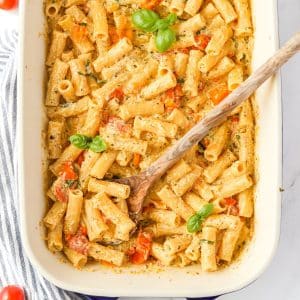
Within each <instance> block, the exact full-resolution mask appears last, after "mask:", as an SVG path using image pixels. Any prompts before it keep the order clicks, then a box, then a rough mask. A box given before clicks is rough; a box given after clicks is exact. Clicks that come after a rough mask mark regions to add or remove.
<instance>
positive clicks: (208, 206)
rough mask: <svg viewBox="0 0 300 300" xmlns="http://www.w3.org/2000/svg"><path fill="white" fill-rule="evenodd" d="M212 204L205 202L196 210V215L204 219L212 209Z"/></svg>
mask: <svg viewBox="0 0 300 300" xmlns="http://www.w3.org/2000/svg"><path fill="white" fill-rule="evenodd" d="M213 209H214V205H213V204H212V203H208V204H205V205H204V206H203V207H202V208H201V209H200V210H199V211H198V212H197V215H198V216H199V218H201V219H202V220H204V219H206V218H207V217H208V216H209V215H210V214H211V213H212V211H213Z"/></svg>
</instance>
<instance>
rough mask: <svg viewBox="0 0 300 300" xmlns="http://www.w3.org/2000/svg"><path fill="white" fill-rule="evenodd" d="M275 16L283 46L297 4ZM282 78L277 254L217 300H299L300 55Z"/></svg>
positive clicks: (291, 1) (287, 0)
mask: <svg viewBox="0 0 300 300" xmlns="http://www.w3.org/2000/svg"><path fill="white" fill-rule="evenodd" d="M261 1H264V0H261ZM278 13H279V34H280V42H281V44H282V43H283V42H284V41H286V40H287V39H288V38H289V37H290V36H291V35H292V34H293V33H294V32H296V31H300V0H278ZM6 17H8V16H7V15H5V14H3V12H1V11H0V25H4V24H6V25H8V24H9V25H10V26H15V25H16V22H14V21H15V20H12V17H13V18H16V13H14V14H10V20H9V22H5V21H6V20H5V19H6ZM1 23H2V24H1ZM281 74H282V100H283V188H284V190H285V191H284V192H283V198H282V221H281V237H280V243H279V247H278V251H277V254H276V256H275V258H274V260H273V262H272V263H271V265H270V267H269V268H268V269H267V271H266V272H265V273H264V274H263V275H262V276H261V277H260V278H259V279H258V280H257V281H256V282H254V283H253V284H252V285H250V286H248V287H247V288H245V289H243V290H241V291H238V292H235V293H231V294H228V295H225V296H222V297H220V298H218V299H219V300H269V299H272V300H298V299H300V234H299V228H300V54H298V55H297V56H296V57H294V58H293V59H292V60H291V61H290V62H289V63H288V64H287V65H286V66H285V67H283V69H282V73H281ZM169 299H170V298H165V299H164V300H169ZM122 300H129V298H123V299H122ZM135 300H138V299H135ZM143 300H146V299H145V298H143ZM147 300H150V299H149V298H147ZM151 300H154V298H152V299H151ZM174 300H175V298H174ZM176 300H179V298H177V299H176Z"/></svg>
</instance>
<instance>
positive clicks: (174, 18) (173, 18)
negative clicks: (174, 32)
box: [165, 13, 177, 26]
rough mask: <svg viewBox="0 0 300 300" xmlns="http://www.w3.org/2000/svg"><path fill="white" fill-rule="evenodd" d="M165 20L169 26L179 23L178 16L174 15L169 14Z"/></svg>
mask: <svg viewBox="0 0 300 300" xmlns="http://www.w3.org/2000/svg"><path fill="white" fill-rule="evenodd" d="M165 20H166V21H167V22H168V24H169V26H171V25H173V24H174V23H175V22H176V21H177V15H176V14H174V13H172V14H169V15H168V16H167V17H166V18H165Z"/></svg>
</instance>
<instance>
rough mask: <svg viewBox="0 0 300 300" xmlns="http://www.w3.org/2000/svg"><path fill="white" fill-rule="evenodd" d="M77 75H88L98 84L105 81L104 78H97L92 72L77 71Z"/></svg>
mask: <svg viewBox="0 0 300 300" xmlns="http://www.w3.org/2000/svg"><path fill="white" fill-rule="evenodd" d="M77 73H78V74H79V75H82V76H89V77H91V78H93V79H94V80H95V81H96V82H97V83H98V84H102V83H106V82H107V81H106V80H103V79H99V78H98V77H97V76H96V75H95V74H94V73H86V74H84V73H82V72H80V71H78V72H77Z"/></svg>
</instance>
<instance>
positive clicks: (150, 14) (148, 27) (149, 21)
mask: <svg viewBox="0 0 300 300" xmlns="http://www.w3.org/2000/svg"><path fill="white" fill-rule="evenodd" d="M131 20H132V23H133V24H134V26H135V27H136V28H138V29H141V30H143V31H146V32H154V31H156V30H157V29H155V23H156V22H157V21H158V20H159V15H158V14H157V13H155V12H154V11H152V10H150V9H139V10H137V11H136V12H135V13H134V14H133V15H132V17H131Z"/></svg>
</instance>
